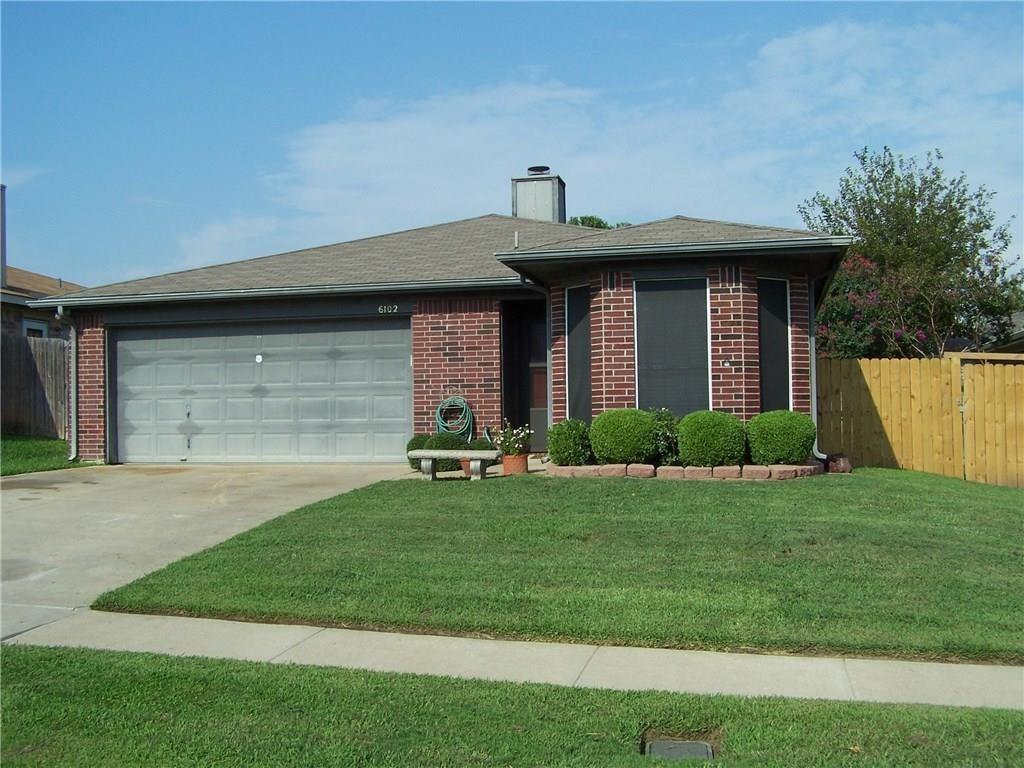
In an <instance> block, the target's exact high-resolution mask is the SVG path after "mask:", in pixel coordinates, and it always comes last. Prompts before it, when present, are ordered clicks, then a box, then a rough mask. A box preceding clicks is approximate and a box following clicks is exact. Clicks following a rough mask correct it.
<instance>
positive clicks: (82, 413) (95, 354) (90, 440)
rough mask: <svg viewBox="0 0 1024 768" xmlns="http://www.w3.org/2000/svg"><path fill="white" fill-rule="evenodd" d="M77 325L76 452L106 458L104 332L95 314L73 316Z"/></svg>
mask: <svg viewBox="0 0 1024 768" xmlns="http://www.w3.org/2000/svg"><path fill="white" fill-rule="evenodd" d="M75 323H76V325H77V326H78V455H79V457H81V458H82V459H86V460H90V461H103V460H105V459H106V457H107V454H106V449H107V417H106V402H105V396H106V395H105V393H106V336H105V334H104V329H103V319H102V317H101V316H100V315H98V314H83V315H77V316H76V317H75Z"/></svg>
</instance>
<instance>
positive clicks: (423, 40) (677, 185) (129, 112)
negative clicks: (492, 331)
mask: <svg viewBox="0 0 1024 768" xmlns="http://www.w3.org/2000/svg"><path fill="white" fill-rule="evenodd" d="M0 13H2V66H3V70H2V110H3V111H2V123H3V125H2V171H3V180H4V182H5V183H6V184H7V185H8V220H9V225H8V259H9V262H10V263H12V264H15V265H18V266H24V267H27V268H30V269H35V270H38V271H42V272H47V273H51V274H56V275H60V276H63V277H65V278H67V279H70V280H75V281H79V282H84V283H87V284H90V285H98V284H102V283H106V282H112V281H116V280H122V279H129V278H134V277H140V276H143V275H147V274H155V273H160V272H165V271H170V270H175V269H185V268H190V267H194V266H200V265H204V264H209V263H215V262H218V261H227V260H233V259H239V258H247V257H250V256H258V255H265V254H268V253H275V252H279V251H284V250H290V249H295V248H303V247H308V246H314V245H319V244H323V243H328V242H337V241H342V240H348V239H352V238H355V237H361V236H365V235H370V234H377V233H382V232H388V231H394V230H398V229H403V228H408V227H414V226H420V225H424V224H431V223H436V222H439V221H447V220H452V219H458V218H464V217H468V216H475V215H480V214H482V213H488V212H497V213H508V212H509V208H510V202H509V195H510V193H509V183H508V180H509V178H510V177H511V176H513V175H517V174H520V173H522V171H523V170H524V169H525V168H526V166H528V165H532V164H538V163H544V164H548V165H551V166H552V167H553V168H554V169H555V170H556V171H558V172H559V173H561V174H562V176H563V177H564V178H565V180H566V184H567V190H566V195H567V200H568V208H569V214H570V215H573V214H584V213H594V214H598V215H602V216H605V217H606V218H609V219H612V220H615V221H618V220H624V219H625V220H629V221H632V222H634V223H636V222H641V221H645V220H648V219H653V218H658V217H662V216H667V215H672V214H676V213H682V214H687V215H692V216H702V217H708V218H724V219H730V220H738V221H748V222H754V223H764V224H777V225H790V226H791V225H799V223H800V219H799V216H798V214H797V211H796V206H797V204H798V203H799V202H801V201H802V200H803V199H805V198H807V197H809V196H810V195H812V194H813V193H814V192H815V191H817V190H819V189H820V190H824V191H828V192H834V191H835V189H836V186H837V180H838V178H839V176H840V174H841V173H842V171H843V169H844V168H845V167H846V166H847V165H849V164H850V163H851V161H852V153H853V151H854V150H855V149H857V148H859V147H861V146H863V145H869V146H871V147H876V148H881V147H882V145H885V144H888V145H890V146H892V147H893V148H894V149H895V150H896V151H898V152H902V153H905V154H921V155H923V154H924V152H926V151H927V150H929V149H931V148H934V147H939V148H941V149H942V150H943V152H944V154H945V161H944V165H945V167H946V168H947V169H948V170H950V171H953V172H959V171H965V172H966V173H967V175H968V179H969V180H970V181H971V182H972V183H973V184H985V185H986V186H987V187H989V188H990V189H991V190H993V191H995V192H996V193H997V198H996V208H997V210H998V213H999V215H1000V217H1001V218H1002V219H1004V220H1005V219H1008V218H1010V217H1011V216H1014V215H1017V216H1018V218H1017V219H1016V220H1015V222H1014V224H1013V232H1014V236H1015V239H1014V243H1013V247H1012V253H1013V254H1017V253H1020V252H1021V218H1020V213H1021V209H1022V205H1024V198H1022V183H1024V182H1022V177H1024V172H1022V165H1024V160H1022V143H1024V123H1022V114H1024V112H1022V68H1024V66H1022V62H1024V54H1022V42H1021V41H1022V39H1024V24H1022V21H1024V6H1022V5H1021V4H1018V3H1012V4H1010V3H1007V4H962V5H961V4H934V5H933V4H924V3H920V4H901V5H890V4H882V3H869V4H850V5H847V4H836V3H821V4H786V3H758V4H668V3H659V4H645V5H639V4H632V5H623V4H612V3H607V4H603V3H602V4H582V3H573V4H533V3H531V4H436V5H435V4H418V3H417V4H411V5H410V4H374V5H369V4H367V5H363V4H340V3H339V4H327V3H317V4H299V3H294V4H270V3H259V4H256V3H231V4H205V3H203V4H200V3H196V4H175V3H161V4H143V3H114V4H85V3H83V4H56V3H46V4H42V3H40V4H36V3H9V2H4V3H3V4H2V7H0Z"/></svg>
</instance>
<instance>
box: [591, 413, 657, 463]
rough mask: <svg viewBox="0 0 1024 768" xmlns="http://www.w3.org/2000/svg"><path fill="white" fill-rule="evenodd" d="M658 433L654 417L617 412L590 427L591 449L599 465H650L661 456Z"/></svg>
mask: <svg viewBox="0 0 1024 768" xmlns="http://www.w3.org/2000/svg"><path fill="white" fill-rule="evenodd" d="M656 432H657V425H656V423H655V421H654V417H653V416H652V415H651V414H650V413H647V412H646V411H638V410H637V409H636V408H615V409H613V410H610V411H605V412H604V413H602V414H601V415H600V416H598V417H597V418H596V419H594V423H593V424H591V425H590V447H591V448H592V449H593V451H594V456H595V457H596V458H597V461H598V463H599V464H646V463H648V462H650V461H651V460H652V459H653V458H654V456H655V454H656V452H657V445H656V443H655V433H656Z"/></svg>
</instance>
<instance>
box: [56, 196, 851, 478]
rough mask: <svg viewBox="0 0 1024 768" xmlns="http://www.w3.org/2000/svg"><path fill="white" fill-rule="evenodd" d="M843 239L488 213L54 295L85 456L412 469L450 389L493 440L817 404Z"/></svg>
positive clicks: (745, 228)
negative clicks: (615, 413)
mask: <svg viewBox="0 0 1024 768" xmlns="http://www.w3.org/2000/svg"><path fill="white" fill-rule="evenodd" d="M555 178H557V177H555ZM848 245H849V239H848V238H839V237H832V236H830V235H826V234H821V233H812V232H804V231H801V230H787V229H779V228H774V227H757V226H752V225H742V224H732V223H729V222H713V221H707V220H703V219H688V218H685V217H672V218H671V219H665V220H661V221H657V222H651V223H649V224H641V225H637V226H633V227H626V228H623V229H617V230H607V231H600V230H589V229H587V228H583V227H575V226H569V225H566V224H563V223H560V222H558V221H540V220H535V219H527V218H523V217H522V216H518V217H517V216H512V217H508V216H496V215H493V214H491V215H488V216H483V217H479V218H476V219H467V220H463V221H459V222H452V223H450V224H444V225H437V226H435V227H426V228H422V229H420V230H409V231H406V232H400V233H395V234H393V235H384V236H381V237H377V238H368V239H366V240H362V241H352V242H350V243H340V244H338V245H335V246H325V247H323V248H317V249H310V250H309V251H298V252H291V253H288V254H281V255H279V256H273V257H264V258H262V259H257V260H253V261H252V262H241V263H238V264H235V265H225V266H223V267H217V266H215V267H207V268H203V269H199V270H192V271H189V272H184V273H178V274H171V275H166V276H159V277H155V278H146V279H143V280H137V281H132V282H129V283H121V284H115V285H113V286H105V287H101V288H95V289H88V290H84V291H80V292H77V293H72V294H69V295H67V296H63V297H60V298H59V299H57V298H54V299H48V300H45V301H43V302H39V304H40V305H41V306H49V307H53V306H57V305H58V304H59V305H62V306H63V307H64V310H65V314H66V316H69V317H70V318H71V322H72V323H73V324H74V326H75V333H74V334H73V343H74V345H75V358H76V359H77V368H76V370H75V372H74V373H75V375H74V376H73V377H72V378H73V380H74V381H75V383H76V387H77V389H76V391H75V395H76V398H75V400H76V404H77V409H76V410H75V413H74V418H73V421H74V422H75V425H76V427H77V433H76V435H75V437H76V440H75V444H76V445H77V450H78V455H79V456H80V457H82V458H85V459H91V460H104V459H106V460H109V461H181V460H194V461H215V460H222V461H260V460H268V461H269V460H274V461H288V460H295V461H319V460H338V461H342V460H370V461H385V460H386V461H396V460H401V458H402V457H403V456H404V444H405V440H406V439H407V438H408V437H409V436H411V435H412V434H413V433H431V432H433V431H434V430H435V426H436V425H435V409H436V408H437V406H438V404H439V403H440V402H441V400H443V399H444V398H446V397H448V396H450V395H460V396H462V397H463V398H465V400H466V401H467V403H468V404H469V406H470V408H471V410H472V412H473V416H474V419H475V422H476V425H477V427H478V430H477V431H478V432H479V430H480V428H482V427H484V426H487V427H491V428H494V427H497V426H499V425H500V424H501V422H502V420H503V419H509V420H511V421H513V422H515V423H519V424H522V423H529V424H530V425H531V426H533V427H534V428H535V433H538V434H541V433H543V431H544V429H545V428H546V425H547V424H552V423H557V422H559V421H561V420H563V419H565V418H567V417H568V415H569V414H570V412H571V411H572V409H571V408H570V406H571V405H572V403H576V404H577V406H576V412H579V410H580V409H581V408H582V409H583V411H584V412H585V413H587V414H588V415H589V417H591V418H592V417H595V416H597V415H598V414H600V413H602V412H604V411H606V410H608V409H611V408H624V407H668V408H670V409H671V410H673V411H675V412H676V413H677V415H683V414H684V412H689V411H692V410H700V409H703V408H711V409H714V410H721V411H727V412H730V413H734V414H736V415H738V416H740V417H741V418H743V419H749V418H751V417H753V416H754V415H756V414H757V413H760V412H761V411H762V410H766V409H770V408H771V407H783V408H791V409H793V410H796V411H800V412H803V413H810V414H811V415H812V416H813V412H812V409H811V406H812V394H813V393H812V386H813V383H812V382H813V358H812V355H813V339H812V338H811V335H810V333H811V328H812V327H813V316H812V312H813V308H814V306H815V304H816V303H817V302H819V301H820V299H821V297H822V296H823V294H824V291H825V289H826V287H827V283H828V280H829V279H830V277H831V275H832V274H833V273H834V271H835V269H836V268H837V267H838V264H839V261H840V260H841V258H842V256H843V254H844V253H845V250H846V247H848ZM569 294H571V296H572V302H571V307H572V308H573V309H572V312H571V313H570V312H569V306H570V304H569V303H567V296H568V295H569ZM570 314H571V317H570ZM581 345H583V346H581ZM571 360H574V361H575V363H572V364H570V361H571ZM574 365H575V366H576V367H573V366H574ZM570 368H572V370H573V371H575V372H576V374H575V375H574V376H570V375H569V373H570V370H569V369H570ZM580 387H584V389H582V390H581V389H580ZM684 394H685V396H686V398H689V399H686V398H684V397H683V395H684ZM580 397H585V398H586V399H583V400H581V399H579V398H580ZM766 398H767V400H766ZM587 403H589V406H588V405H587ZM69 429H70V428H69Z"/></svg>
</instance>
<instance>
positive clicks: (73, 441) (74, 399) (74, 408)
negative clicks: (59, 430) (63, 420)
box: [58, 307, 78, 461]
mask: <svg viewBox="0 0 1024 768" xmlns="http://www.w3.org/2000/svg"><path fill="white" fill-rule="evenodd" d="M64 311H65V310H64V308H63V307H60V308H59V310H58V312H59V314H61V315H63V314H64ZM68 332H69V337H70V338H69V339H68V342H69V345H70V346H69V353H68V356H69V358H70V360H69V361H68V368H69V369H70V370H69V371H68V409H69V410H70V416H71V418H70V419H69V422H70V423H69V425H68V430H69V431H70V432H71V434H70V435H68V461H74V460H75V459H77V458H78V326H76V325H75V323H74V321H73V320H72V321H71V323H70V325H69V328H68Z"/></svg>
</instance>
